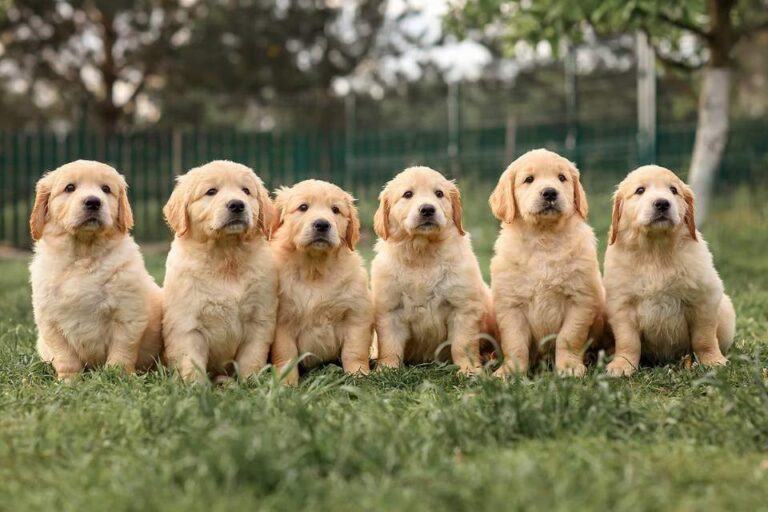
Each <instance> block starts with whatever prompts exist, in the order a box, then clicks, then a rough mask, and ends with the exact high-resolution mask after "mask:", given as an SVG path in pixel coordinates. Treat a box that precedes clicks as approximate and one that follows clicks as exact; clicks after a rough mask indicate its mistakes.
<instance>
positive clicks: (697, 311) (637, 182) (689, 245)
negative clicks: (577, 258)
mask: <svg viewBox="0 0 768 512" xmlns="http://www.w3.org/2000/svg"><path fill="white" fill-rule="evenodd" d="M659 200H666V201H667V202H668V204H669V209H668V211H667V212H666V216H662V215H661V214H660V213H659V211H658V210H657V208H656V205H655V203H656V202H657V201H659ZM609 243H610V245H609V247H608V250H607V251H606V254H605V288H606V293H607V306H606V307H607V313H608V321H609V322H610V325H611V328H612V330H613V334H614V336H615V338H616V354H615V356H614V359H613V361H612V362H611V363H610V364H609V365H608V372H609V374H611V375H613V376H621V375H630V374H631V373H633V372H634V371H635V369H637V367H638V365H639V363H640V359H641V357H643V358H644V359H648V360H650V361H654V362H670V361H675V360H679V359H680V358H681V357H683V356H685V355H688V354H690V353H691V352H694V353H695V355H696V356H697V357H698V360H699V361H700V362H701V363H702V364H706V365H717V364H724V363H726V362H727V360H726V358H725V356H724V355H723V354H724V353H725V352H727V350H728V348H729V347H730V345H731V343H732V342H733V337H734V334H735V312H734V310H733V305H732V304H731V300H730V299H729V298H728V296H727V295H725V293H724V289H723V283H722V281H721V280H720V276H719V275H718V274H717V271H716V270H715V267H714V265H713V263H712V254H711V253H710V252H709V249H708V247H707V244H706V242H704V240H702V238H701V234H700V233H698V231H696V225H695V221H694V198H693V192H692V191H691V189H690V188H689V187H688V186H687V185H686V184H685V183H683V182H682V181H681V180H680V179H679V178H678V177H677V176H675V174H674V173H673V172H672V171H670V170H668V169H664V168H663V167H658V166H654V165H648V166H644V167H640V168H639V169H636V170H635V171H633V172H631V173H630V174H629V175H628V176H627V177H626V178H625V179H624V181H622V182H621V184H619V187H618V189H617V190H616V194H615V195H614V201H613V216H612V224H611V230H610V234H609Z"/></svg>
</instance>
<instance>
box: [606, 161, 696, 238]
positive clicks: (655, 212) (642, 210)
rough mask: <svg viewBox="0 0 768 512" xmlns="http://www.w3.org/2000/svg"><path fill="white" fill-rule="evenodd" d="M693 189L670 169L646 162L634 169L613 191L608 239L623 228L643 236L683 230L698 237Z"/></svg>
mask: <svg viewBox="0 0 768 512" xmlns="http://www.w3.org/2000/svg"><path fill="white" fill-rule="evenodd" d="M693 208H694V204H693V192H692V191H691V189H690V187H688V185H686V184H685V183H683V181H682V180H681V179H680V178H678V177H677V175H675V173H673V172H672V171H670V170H669V169H665V168H664V167H659V166H657V165H646V166H643V167H639V168H638V169H635V170H634V171H632V172H631V173H629V175H627V177H626V178H624V181H622V182H621V183H620V184H619V187H618V188H617V189H616V193H615V194H614V195H613V215H612V218H611V230H610V236H609V239H608V242H609V243H610V244H613V243H614V242H616V239H617V238H618V236H619V233H620V232H621V231H623V230H629V231H632V232H634V233H637V234H639V235H640V236H654V235H661V236H665V235H670V234H673V233H678V232H681V231H682V232H684V233H688V235H689V236H690V237H691V238H692V239H693V240H696V239H697V237H696V222H695V221H694V209H693Z"/></svg>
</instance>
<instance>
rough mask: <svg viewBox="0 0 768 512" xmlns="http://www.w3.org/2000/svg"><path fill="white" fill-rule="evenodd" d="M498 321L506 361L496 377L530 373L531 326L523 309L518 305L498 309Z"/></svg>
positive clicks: (502, 350) (497, 371)
mask: <svg viewBox="0 0 768 512" xmlns="http://www.w3.org/2000/svg"><path fill="white" fill-rule="evenodd" d="M496 322H497V323H498V326H499V335H500V337H501V352H502V354H503V355H504V363H503V364H502V365H501V368H499V369H498V370H496V372H495V373H494V375H495V376H496V377H501V378H506V377H509V376H511V375H515V374H521V375H525V374H526V373H528V366H529V362H530V354H529V351H530V342H531V328H530V326H529V325H528V319H527V318H526V317H525V314H523V312H522V310H521V309H520V308H517V307H512V308H510V309H506V308H503V309H500V308H497V309H496Z"/></svg>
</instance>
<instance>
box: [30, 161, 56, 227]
mask: <svg viewBox="0 0 768 512" xmlns="http://www.w3.org/2000/svg"><path fill="white" fill-rule="evenodd" d="M52 186H53V173H52V172H49V173H47V174H46V175H44V176H43V177H42V178H40V181H38V182H37V185H36V186H35V205H34V206H33V207H32V215H30V217H29V231H30V233H31V234H32V240H40V238H41V237H42V236H43V229H44V228H45V222H46V219H47V217H48V200H49V199H50V198H51V187H52Z"/></svg>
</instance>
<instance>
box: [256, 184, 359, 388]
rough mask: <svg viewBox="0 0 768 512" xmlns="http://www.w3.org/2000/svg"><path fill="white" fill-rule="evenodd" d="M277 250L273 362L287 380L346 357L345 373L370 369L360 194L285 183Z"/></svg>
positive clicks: (294, 381)
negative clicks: (357, 197) (357, 202)
mask: <svg viewBox="0 0 768 512" xmlns="http://www.w3.org/2000/svg"><path fill="white" fill-rule="evenodd" d="M276 207H277V216H276V221H275V226H274V229H273V233H272V238H273V239H272V242H271V245H272V248H273V250H274V254H275V259H276V262H277V265H278V268H279V275H280V287H279V304H280V305H279V310H278V317H277V332H276V334H275V342H274V345H273V346H272V363H273V364H274V365H275V367H276V368H277V369H278V370H280V371H281V372H287V373H286V374H285V376H284V378H285V381H286V383H288V384H291V385H295V384H297V383H298V380H299V372H298V368H297V366H296V365H297V361H298V359H297V358H299V357H300V356H305V357H304V358H303V359H302V360H301V365H302V366H303V367H306V368H309V367H312V366H315V365H317V364H319V363H324V362H329V361H337V360H339V359H341V364H342V366H343V367H344V371H345V372H347V373H352V374H367V373H368V371H369V365H368V358H369V352H370V348H371V339H372V331H373V304H372V302H371V297H370V292H369V290H368V275H367V273H366V271H365V267H364V266H363V260H362V258H361V257H360V255H359V254H358V253H357V252H356V251H355V246H356V244H357V241H358V239H359V237H360V221H359V219H358V215H357V209H356V208H355V205H354V199H353V198H352V196H350V195H349V194H348V193H346V192H344V191H343V190H342V189H340V188H339V187H337V186H336V185H332V184H330V183H326V182H324V181H318V180H307V181H302V182H301V183H298V184H296V185H294V186H293V187H291V188H281V189H279V190H278V191H277V198H276Z"/></svg>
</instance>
